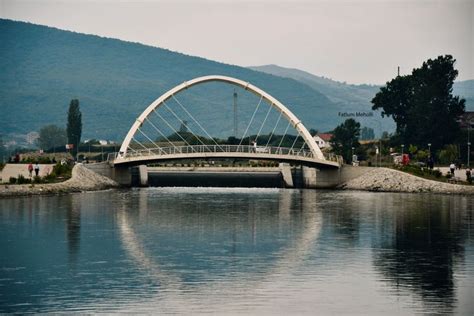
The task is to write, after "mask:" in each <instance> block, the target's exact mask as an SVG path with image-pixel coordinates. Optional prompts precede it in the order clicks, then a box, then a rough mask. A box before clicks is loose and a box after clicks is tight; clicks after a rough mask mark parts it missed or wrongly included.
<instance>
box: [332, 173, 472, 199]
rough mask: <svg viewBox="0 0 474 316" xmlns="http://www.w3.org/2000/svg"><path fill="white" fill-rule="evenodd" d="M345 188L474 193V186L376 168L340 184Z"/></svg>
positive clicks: (341, 187)
mask: <svg viewBox="0 0 474 316" xmlns="http://www.w3.org/2000/svg"><path fill="white" fill-rule="evenodd" d="M339 188H340V189H344V190H365V191H384V192H432V193H445V194H474V186H468V185H460V184H451V183H444V182H438V181H433V180H427V179H423V178H420V177H417V176H414V175H411V174H408V173H405V172H402V171H398V170H394V169H389V168H376V169H373V170H371V171H369V172H367V173H366V174H364V175H362V176H360V177H357V178H355V179H352V180H350V181H348V182H345V183H343V184H341V185H340V186H339Z"/></svg>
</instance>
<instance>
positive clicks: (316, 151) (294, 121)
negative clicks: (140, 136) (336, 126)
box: [119, 75, 326, 160]
mask: <svg viewBox="0 0 474 316" xmlns="http://www.w3.org/2000/svg"><path fill="white" fill-rule="evenodd" d="M209 81H220V82H226V83H230V84H234V85H236V86H240V87H242V88H244V89H245V90H248V91H251V92H252V93H254V94H256V95H258V96H260V97H262V98H263V99H264V100H266V101H267V102H268V103H270V105H271V106H272V107H274V108H276V109H277V110H278V111H280V112H281V113H282V114H283V116H285V117H286V119H287V120H288V121H289V122H290V123H291V125H292V126H293V127H294V128H295V129H296V130H297V131H298V132H299V133H300V134H301V136H302V137H303V139H304V141H305V142H306V144H307V145H308V147H309V149H310V150H311V152H312V154H313V156H314V157H315V158H317V159H319V160H326V158H324V155H323V153H322V152H321V149H320V148H319V146H318V145H317V144H316V141H315V140H314V138H313V137H312V136H311V134H310V133H309V131H308V130H307V129H306V127H305V126H304V125H303V123H302V122H301V121H300V120H299V119H298V118H297V117H296V116H295V115H294V114H293V113H292V112H291V111H290V110H289V109H288V108H287V107H286V106H284V105H283V104H282V103H281V102H280V101H278V100H277V99H276V98H274V97H273V96H271V95H270V94H268V93H267V92H265V91H263V90H262V89H260V88H258V87H256V86H254V85H252V84H250V83H249V82H245V81H242V80H240V79H236V78H232V77H228V76H221V75H210V76H204V77H198V78H194V79H192V80H190V81H185V82H183V83H182V84H180V85H177V86H176V87H174V88H172V89H171V90H169V91H168V92H166V93H164V94H162V95H161V96H160V97H159V98H158V99H156V100H155V101H153V103H151V104H150V105H149V106H148V107H147V108H146V109H145V111H143V113H142V114H141V115H140V116H139V117H138V118H137V119H136V121H135V123H133V125H132V127H131V128H130V130H129V131H128V133H127V136H125V139H124V141H123V143H122V146H121V147H120V152H119V159H120V158H126V157H127V150H128V147H129V145H130V142H131V141H132V138H133V135H135V133H136V132H137V131H138V129H139V128H140V126H141V125H142V124H143V122H144V121H145V119H146V118H147V117H148V115H150V113H151V112H152V111H153V110H155V109H156V108H158V107H160V106H161V105H162V104H163V102H166V100H168V99H169V98H171V97H173V95H175V94H177V93H178V92H180V91H182V90H185V89H187V88H190V87H192V86H194V85H197V84H201V83H205V82H209Z"/></svg>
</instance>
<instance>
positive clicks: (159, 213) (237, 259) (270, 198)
mask: <svg viewBox="0 0 474 316" xmlns="http://www.w3.org/2000/svg"><path fill="white" fill-rule="evenodd" d="M167 190H168V189H160V190H159V191H158V192H159V194H160V195H161V196H162V197H161V198H160V200H159V202H158V203H157V200H156V196H155V197H154V195H153V194H150V192H147V191H144V190H142V191H140V192H139V193H138V198H137V199H138V201H139V205H140V208H139V210H136V209H133V208H131V207H130V205H133V204H134V199H130V200H128V201H127V202H126V203H125V204H124V206H123V208H122V209H121V210H120V212H118V214H117V217H118V223H119V227H120V233H121V240H122V243H123V245H124V248H125V249H126V250H127V253H128V255H129V256H130V257H131V258H132V259H133V260H134V261H135V262H136V264H137V265H138V266H140V267H141V268H142V270H143V271H147V272H148V273H149V274H150V275H151V276H153V278H155V279H156V280H157V281H158V282H159V283H160V284H162V285H166V287H176V288H182V287H183V286H188V285H193V286H194V287H195V286H196V285H198V286H205V287H208V286H209V282H212V281H214V279H215V278H214V277H213V276H215V275H220V276H222V275H225V274H228V275H233V276H234V277H235V276H239V277H242V276H243V274H244V273H245V278H246V279H248V281H249V282H248V283H247V286H248V288H249V289H251V288H254V287H255V284H253V283H254V282H263V281H264V279H265V278H273V279H274V278H275V277H276V276H278V275H279V272H280V271H282V270H284V269H291V267H292V266H295V265H296V264H298V262H299V261H301V260H302V259H303V258H304V256H305V255H306V254H307V253H308V252H309V251H310V250H311V249H312V248H313V246H314V243H315V241H316V239H317V237H318V235H319V230H320V226H321V219H320V217H321V214H320V212H317V211H316V209H315V208H316V196H317V193H316V191H303V192H302V193H299V192H297V191H290V190H282V191H280V190H265V191H259V192H257V193H252V191H251V190H245V191H244V192H243V193H241V194H240V195H239V194H236V193H235V192H232V191H228V190H227V189H223V190H221V192H220V193H219V194H217V195H216V193H215V191H212V190H209V189H201V190H202V192H199V190H197V189H195V190H193V191H192V192H193V193H192V194H195V195H196V199H180V198H179V196H180V195H181V194H183V193H184V192H181V193H180V190H176V189H173V190H169V191H167ZM184 190H185V191H189V190H188V189H184ZM213 190H215V189H213ZM252 190H255V189H252ZM164 191H166V192H164ZM226 191H227V192H226ZM209 192H213V193H209ZM186 194H190V193H189V192H186ZM206 194H211V195H212V197H213V199H211V200H212V202H210V201H209V199H208V198H206V199H203V200H202V201H201V200H200V199H201V198H202V196H201V195H206ZM275 197H277V198H276V199H275ZM169 203H172V204H173V207H172V208H170V205H169ZM243 210H245V211H243ZM304 210H306V212H305V211H304ZM144 214H153V216H146V215H144ZM170 228H171V229H170ZM137 233H138V235H139V236H140V237H139V236H138V235H137ZM176 253H179V258H178V259H179V260H176V259H177V258H175V257H176ZM203 256H204V258H202V257H203ZM163 267H164V268H163ZM176 270H178V271H181V273H177V272H176ZM204 281H205V282H204ZM219 281H220V282H221V283H222V278H219ZM226 282H232V278H229V279H228V280H226ZM222 288H223V289H232V288H233V287H228V286H225V285H224V286H222ZM239 290H242V289H239ZM200 291H202V289H200Z"/></svg>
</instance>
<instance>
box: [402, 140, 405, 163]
mask: <svg viewBox="0 0 474 316" xmlns="http://www.w3.org/2000/svg"><path fill="white" fill-rule="evenodd" d="M403 148H405V145H404V144H402V159H403Z"/></svg>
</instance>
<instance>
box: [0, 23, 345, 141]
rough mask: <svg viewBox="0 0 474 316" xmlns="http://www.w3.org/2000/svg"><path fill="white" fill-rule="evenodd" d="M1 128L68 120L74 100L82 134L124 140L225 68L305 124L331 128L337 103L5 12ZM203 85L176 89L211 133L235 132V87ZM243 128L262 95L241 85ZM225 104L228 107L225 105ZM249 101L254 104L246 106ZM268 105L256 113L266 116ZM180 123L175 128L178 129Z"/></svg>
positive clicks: (279, 80) (0, 29)
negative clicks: (174, 98) (138, 124)
mask: <svg viewBox="0 0 474 316" xmlns="http://www.w3.org/2000/svg"><path fill="white" fill-rule="evenodd" d="M0 69H1V71H0V82H1V84H0V95H1V98H0V111H1V113H2V115H1V117H0V134H3V135H4V139H5V138H8V135H16V134H27V133H29V132H32V131H38V130H39V129H40V128H41V127H42V126H45V125H47V124H57V125H59V126H63V127H64V126H65V121H66V115H67V110H68V106H69V102H70V100H71V99H73V98H77V99H79V101H80V108H81V111H82V121H83V137H82V139H87V138H98V139H112V140H116V141H121V140H122V139H123V137H124V136H125V134H126V133H127V131H128V129H129V128H130V126H131V125H132V123H133V122H134V121H135V119H136V118H137V117H138V115H139V114H140V113H141V112H142V111H143V110H144V109H145V108H146V107H147V106H148V105H149V104H150V103H151V102H152V101H153V100H155V99H156V98H158V97H159V96H160V95H161V94H163V93H164V92H166V91H168V90H169V89H171V88H173V87H174V86H176V85H177V84H180V83H182V82H184V81H186V80H190V79H192V78H195V77H199V76H203V75H209V74H220V75H227V76H232V77H236V78H239V79H242V80H244V81H248V82H250V83H252V84H254V85H256V86H258V87H260V88H262V89H263V90H265V91H267V92H268V93H270V94H271V95H273V96H274V97H276V98H277V99H279V100H280V101H281V102H282V103H284V104H285V105H287V106H288V107H289V108H290V109H291V110H292V111H293V112H294V113H295V114H296V115H297V116H298V117H299V118H301V119H302V121H303V123H304V124H305V125H306V126H307V127H308V128H315V129H318V130H324V131H326V130H330V129H332V128H334V127H335V126H336V125H337V124H339V123H340V122H341V121H342V119H341V118H340V117H339V116H338V113H339V112H340V111H343V110H344V109H343V108H341V106H340V104H338V103H337V102H335V101H334V99H331V97H327V96H326V95H324V94H323V93H321V92H319V91H317V90H316V89H314V88H313V87H310V86H309V85H308V84H305V83H302V82H300V81H298V80H294V79H290V78H283V77H279V76H273V75H270V74H266V73H263V72H259V71H254V70H251V69H247V68H244V67H238V66H233V65H228V64H223V63H218V62H215V61H211V60H207V59H204V58H199V57H193V56H188V55H184V54H181V53H176V52H172V51H169V50H166V49H161V48H157V47H151V46H146V45H142V44H137V43H130V42H125V41H121V40H116V39H110V38H103V37H99V36H94V35H85V34H79V33H74V32H69V31H63V30H59V29H55V28H51V27H46V26H40V25H34V24H30V23H24V22H16V21H11V20H5V19H0ZM224 86H225V85H223V84H221V85H219V84H205V85H201V86H199V87H192V88H191V89H188V90H186V91H185V92H183V93H182V94H180V95H179V96H178V98H181V99H180V100H181V102H182V103H185V104H192V105H193V108H192V109H193V115H195V117H201V118H202V119H203V121H202V123H203V124H205V125H206V127H207V128H208V130H209V132H210V133H211V134H212V135H213V136H219V137H226V136H230V135H232V131H233V112H232V95H233V89H234V87H232V86H228V85H227V86H226V87H224ZM238 93H239V97H238V105H239V110H240V111H241V112H239V113H238V115H239V123H240V125H239V130H240V131H242V130H244V128H245V124H244V122H246V121H249V120H250V117H251V115H252V113H253V109H254V108H255V105H256V104H257V103H258V97H257V98H256V97H255V96H253V95H251V94H250V93H249V92H246V91H244V90H243V89H240V90H238ZM226 106H228V108H226ZM245 106H249V108H248V109H247V110H245V111H243V110H244V108H245ZM264 116H265V111H263V110H262V111H259V112H258V113H257V115H256V120H259V121H262V120H263V118H264ZM178 127H179V126H178V125H175V128H178Z"/></svg>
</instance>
